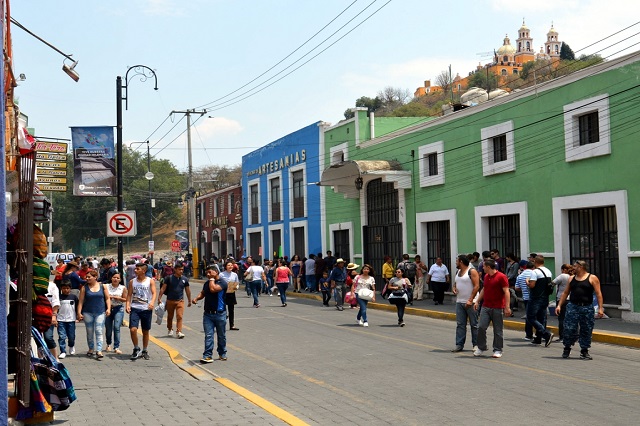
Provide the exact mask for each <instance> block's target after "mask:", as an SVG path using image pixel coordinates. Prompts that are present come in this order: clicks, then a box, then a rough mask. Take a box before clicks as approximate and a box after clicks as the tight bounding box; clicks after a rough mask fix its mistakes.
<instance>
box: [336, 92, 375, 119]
mask: <svg viewBox="0 0 640 426" xmlns="http://www.w3.org/2000/svg"><path fill="white" fill-rule="evenodd" d="M381 106H382V100H381V99H380V98H379V97H375V98H369V97H367V96H361V97H359V98H358V99H356V107H360V108H367V111H368V112H375V111H377V110H378V109H379V108H380V107H381ZM354 115H355V114H354V112H353V111H352V110H351V108H349V109H348V110H346V111H345V112H344V118H346V119H347V120H348V119H350V118H353V117H354Z"/></svg>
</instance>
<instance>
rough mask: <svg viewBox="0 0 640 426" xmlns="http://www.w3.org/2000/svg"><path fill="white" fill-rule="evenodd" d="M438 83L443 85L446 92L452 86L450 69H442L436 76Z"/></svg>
mask: <svg viewBox="0 0 640 426" xmlns="http://www.w3.org/2000/svg"><path fill="white" fill-rule="evenodd" d="M436 84H437V85H438V86H440V87H442V91H443V92H444V93H445V94H446V93H447V92H448V91H449V89H450V88H451V84H452V81H451V73H450V72H449V71H448V70H442V71H440V74H438V75H437V76H436Z"/></svg>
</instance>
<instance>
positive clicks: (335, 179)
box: [319, 160, 411, 198]
mask: <svg viewBox="0 0 640 426" xmlns="http://www.w3.org/2000/svg"><path fill="white" fill-rule="evenodd" d="M378 178H382V180H383V181H384V182H393V184H394V187H395V188H396V189H398V188H403V189H409V188H411V172H410V171H409V170H403V169H402V166H401V164H400V163H399V162H398V161H388V160H356V161H351V160H350V161H343V162H341V163H338V164H334V165H332V166H330V167H328V168H326V169H325V170H324V171H323V172H322V178H321V179H320V182H319V184H320V185H322V186H332V187H333V190H334V192H337V193H342V194H344V196H345V198H358V197H360V189H362V188H364V187H366V184H367V182H369V181H371V180H374V179H378Z"/></svg>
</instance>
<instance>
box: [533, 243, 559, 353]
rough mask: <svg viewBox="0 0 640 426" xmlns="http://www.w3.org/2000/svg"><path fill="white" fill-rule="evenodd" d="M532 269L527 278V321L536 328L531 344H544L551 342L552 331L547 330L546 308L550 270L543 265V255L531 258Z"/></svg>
mask: <svg viewBox="0 0 640 426" xmlns="http://www.w3.org/2000/svg"><path fill="white" fill-rule="evenodd" d="M533 265H534V269H533V270H532V271H531V272H532V273H531V278H529V279H528V280H527V287H528V288H529V303H528V304H527V322H529V323H530V324H531V325H532V326H533V328H534V329H535V330H536V337H535V338H534V339H533V342H532V343H533V344H535V345H539V344H541V343H542V341H543V340H544V346H545V347H547V346H549V345H550V344H551V342H552V339H553V333H551V332H550V331H549V330H547V328H546V327H547V308H548V307H549V293H548V289H547V288H548V286H549V285H550V284H551V278H552V276H551V271H550V270H549V269H547V268H546V267H545V266H544V257H542V255H537V256H536V257H535V259H534V260H533Z"/></svg>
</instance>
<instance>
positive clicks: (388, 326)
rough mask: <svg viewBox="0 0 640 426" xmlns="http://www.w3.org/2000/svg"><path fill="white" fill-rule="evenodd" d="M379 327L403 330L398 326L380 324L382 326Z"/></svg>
mask: <svg viewBox="0 0 640 426" xmlns="http://www.w3.org/2000/svg"><path fill="white" fill-rule="evenodd" d="M378 327H383V328H402V327H400V326H399V325H398V324H380V325H378Z"/></svg>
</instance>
